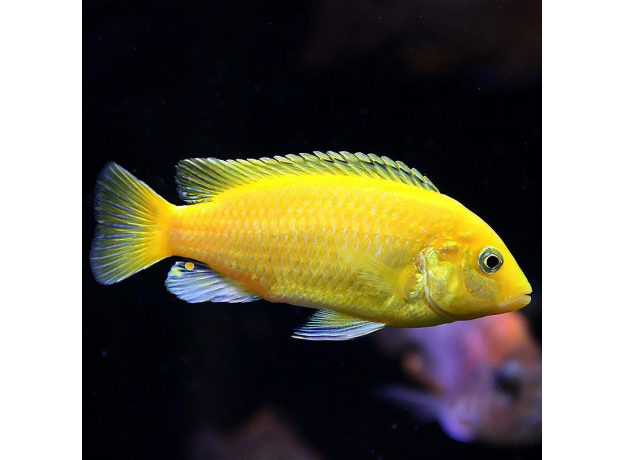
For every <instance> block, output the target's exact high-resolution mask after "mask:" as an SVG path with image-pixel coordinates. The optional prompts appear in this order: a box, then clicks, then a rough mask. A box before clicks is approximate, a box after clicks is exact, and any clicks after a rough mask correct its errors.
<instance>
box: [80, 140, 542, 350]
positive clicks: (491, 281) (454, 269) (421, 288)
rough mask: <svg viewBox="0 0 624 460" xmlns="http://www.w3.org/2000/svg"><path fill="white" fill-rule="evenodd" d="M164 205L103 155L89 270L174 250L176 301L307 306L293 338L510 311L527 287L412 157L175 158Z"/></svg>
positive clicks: (487, 231) (123, 274)
mask: <svg viewBox="0 0 624 460" xmlns="http://www.w3.org/2000/svg"><path fill="white" fill-rule="evenodd" d="M176 180H177V183H178V189H179V194H180V196H181V197H182V199H183V200H184V201H186V203H188V204H187V205H186V206H175V205H173V204H170V203H168V202H167V201H165V200H164V199H163V198H161V197H160V196H158V195H157V194H156V193H155V192H154V191H153V190H152V189H151V188H149V187H148V186H147V185H146V184H145V183H143V182H141V181H139V180H138V179H136V178H135V177H134V176H133V175H132V174H130V173H129V172H128V171H126V170H125V169H123V168H122V167H120V166H118V165H116V164H114V163H110V164H108V165H107V166H106V167H105V168H104V170H103V171H102V173H101V175H100V177H99V179H98V182H97V186H96V193H95V195H96V198H95V211H96V219H97V221H98V223H99V224H98V226H97V230H96V237H95V239H94V241H93V246H92V249H91V266H92V269H93V272H94V274H95V277H96V279H97V280H98V281H99V282H100V283H102V284H112V283H116V282H118V281H121V280H123V279H125V278H127V277H129V276H130V275H132V274H134V273H136V272H138V271H139V270H143V269H145V268H147V267H149V266H150V265H152V264H154V263H156V262H158V261H159V260H161V259H164V258H166V257H170V256H178V257H180V258H183V259H186V261H179V262H176V263H175V264H174V265H173V267H172V268H171V271H170V272H169V275H168V277H167V281H166V286H167V289H169V291H171V292H172V293H173V294H175V295H176V296H178V297H179V298H180V299H183V300H185V301H187V302H193V303H195V302H206V301H212V302H251V301H254V300H258V299H259V298H262V299H265V300H268V301H270V302H282V303H289V304H292V305H300V306H303V307H310V308H315V309H318V310H319V311H318V312H316V313H315V314H314V315H313V316H312V317H311V319H310V320H309V322H308V323H306V324H305V325H304V326H302V327H301V328H300V329H298V330H297V331H296V332H295V334H294V335H293V337H296V338H301V339H308V340H347V339H351V338H355V337H359V336H362V335H365V334H369V333H371V332H374V331H376V330H378V329H381V328H382V327H384V326H394V327H423V326H434V325H438V324H443V323H449V322H452V321H456V320H468V319H473V318H479V317H482V316H486V315H495V314H499V313H505V312H509V311H514V310H518V309H520V308H522V307H524V306H525V305H527V304H528V303H529V302H530V300H531V299H530V297H529V294H530V293H531V286H530V285H529V282H528V281H527V279H526V277H525V276H524V274H523V273H522V270H521V269H520V267H519V266H518V264H517V263H516V261H515V260H514V258H513V256H512V255H511V253H510V252H509V250H508V249H507V247H506V246H505V244H504V243H503V241H502V240H501V239H500V238H499V237H498V235H497V234H496V233H495V232H494V231H493V230H492V229H491V228H490V227H489V226H488V225H487V224H486V223H485V222H483V221H482V220H481V219H480V218H479V217H477V216H476V215H475V214H473V213H472V212H470V211H469V210H468V209H466V208H465V207H464V206H462V205H461V204H460V203H458V202H457V201H455V200H453V199H451V198H449V197H447V196H445V195H442V194H441V193H439V192H438V189H437V188H436V187H435V186H434V185H433V184H432V183H431V181H430V180H429V179H428V178H426V177H424V176H423V175H421V174H420V173H419V172H418V171H417V170H415V169H410V168H408V167H407V166H406V165H405V164H404V163H402V162H395V161H392V160H391V159H389V158H387V157H378V156H377V155H373V154H368V155H365V154H363V153H355V154H351V153H348V152H340V153H336V152H327V153H323V152H314V154H300V155H286V156H285V157H282V156H277V157H275V158H261V159H259V160H236V161H234V160H228V161H223V160H219V159H216V158H207V159H190V160H184V161H182V162H180V163H179V164H178V166H177V177H176Z"/></svg>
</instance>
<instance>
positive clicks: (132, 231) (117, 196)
mask: <svg viewBox="0 0 624 460" xmlns="http://www.w3.org/2000/svg"><path fill="white" fill-rule="evenodd" d="M173 207H174V206H173V205H172V204H170V203H168V202H167V201H166V200H165V199H163V198H161V197H160V196H158V195H157V194H156V192H154V191H153V190H152V189H151V188H149V187H148V186H147V185H146V184H145V183H144V182H141V181H140V180H138V179H137V178H136V177H134V176H133V175H132V174H130V173H129V172H128V171H126V170H125V169H124V168H122V167H121V166H119V165H117V164H115V163H109V164H107V165H106V166H105V167H104V169H103V170H102V172H101V173H100V176H99V178H98V181H97V185H96V187H95V219H96V220H97V222H98V225H97V227H96V231H95V239H94V240H93V246H92V247H91V269H92V270H93V274H94V275H95V278H96V279H97V281H98V282H100V283H102V284H113V283H117V282H119V281H121V280H123V279H126V278H128V277H129V276H130V275H133V274H135V273H136V272H138V271H140V270H143V269H145V268H147V267H149V266H150V265H152V264H154V263H156V262H158V261H159V260H161V259H164V258H165V257H168V256H169V255H170V253H169V247H168V244H167V238H166V231H167V228H168V225H169V218H170V214H171V210H172V208H173Z"/></svg>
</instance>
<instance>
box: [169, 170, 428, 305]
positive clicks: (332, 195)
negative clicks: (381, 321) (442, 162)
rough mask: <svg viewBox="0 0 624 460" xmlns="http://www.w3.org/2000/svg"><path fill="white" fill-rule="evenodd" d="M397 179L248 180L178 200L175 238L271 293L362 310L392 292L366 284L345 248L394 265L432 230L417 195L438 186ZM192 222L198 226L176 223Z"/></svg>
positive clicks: (188, 250)
mask: <svg viewBox="0 0 624 460" xmlns="http://www.w3.org/2000/svg"><path fill="white" fill-rule="evenodd" d="M393 185H394V187H393V190H388V184H387V182H386V181H383V180H371V179H366V180H362V179H360V178H344V177H332V178H327V177H309V178H305V179H304V180H302V179H299V178H295V179H292V178H291V179H290V180H283V179H281V180H280V181H279V184H275V180H271V179H268V180H266V181H261V182H258V183H253V184H249V185H245V186H242V187H238V188H236V189H232V190H231V191H225V192H222V193H221V194H220V195H218V197H216V199H215V200H214V201H211V202H208V203H204V204H198V205H194V206H187V207H182V208H179V209H178V213H177V216H176V220H175V223H174V224H173V226H174V227H175V228H176V230H175V231H173V232H172V235H171V237H170V244H171V247H172V251H173V253H174V254H176V255H179V256H182V257H188V258H195V259H196V260H199V261H201V262H204V263H205V264H206V265H208V266H210V267H213V268H214V269H215V270H217V271H218V272H219V273H222V274H224V275H225V276H227V277H228V278H230V279H233V280H235V281H238V282H240V283H241V284H242V285H243V286H244V287H246V288H247V289H249V290H250V291H251V292H254V293H257V294H258V295H260V296H261V297H264V298H266V299H267V300H272V301H280V302H288V303H292V304H296V305H302V306H314V307H327V306H332V307H333V308H335V309H340V311H344V312H350V313H354V310H355V309H354V305H357V310H358V313H359V314H360V315H361V314H362V313H363V312H362V307H363V306H366V307H368V308H369V309H371V310H373V311H374V310H376V309H378V308H380V307H382V306H383V305H384V304H385V302H386V301H387V300H388V296H387V294H386V293H380V292H378V290H376V289H375V288H374V287H371V286H367V285H366V284H365V283H364V281H363V280H362V279H360V278H359V277H358V274H357V270H356V267H353V266H352V265H351V264H350V263H349V260H347V259H345V258H344V257H342V256H341V255H340V250H341V249H353V250H355V251H358V250H365V251H367V252H369V253H371V254H373V255H377V256H378V257H381V258H382V259H384V260H385V261H386V262H387V263H389V264H390V265H394V266H397V267H398V266H399V265H400V264H401V263H404V262H405V261H406V260H408V259H409V258H410V257H412V256H413V254H415V253H416V252H418V251H419V249H420V247H419V245H418V241H419V240H422V238H423V237H426V235H416V234H414V232H413V229H414V228H415V227H416V226H417V222H418V220H419V219H418V206H417V204H418V202H417V200H418V199H419V196H420V195H421V194H423V193H425V194H431V193H432V192H428V191H424V190H421V189H418V188H415V187H411V186H408V185H404V184H399V183H397V184H394V183H393ZM276 189H277V190H279V191H277V192H276ZM421 207H422V206H421ZM234 208H237V209H234ZM186 228H192V229H200V228H201V229H202V230H200V231H196V230H192V231H189V230H179V229H186ZM258 229H262V230H258ZM304 241H305V244H304ZM410 243H412V244H410ZM249 280H251V281H252V283H249Z"/></svg>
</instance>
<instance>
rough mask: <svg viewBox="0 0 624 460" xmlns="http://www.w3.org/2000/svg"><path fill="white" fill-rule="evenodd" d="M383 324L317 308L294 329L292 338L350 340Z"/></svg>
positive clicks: (373, 330)
mask: <svg viewBox="0 0 624 460" xmlns="http://www.w3.org/2000/svg"><path fill="white" fill-rule="evenodd" d="M384 326H385V324H382V323H375V322H372V321H365V320H362V319H359V318H353V317H351V316H347V315H343V314H341V313H336V312H334V311H331V310H319V311H317V312H316V313H314V314H313V315H312V316H311V317H310V319H309V320H308V322H307V323H305V324H304V325H303V326H301V327H300V328H299V329H297V330H296V331H295V333H294V334H293V338H295V339H302V340H334V341H338V340H351V339H355V338H356V337H362V336H363V335H367V334H370V333H371V332H375V331H378V330H379V329H381V328H383V327H384Z"/></svg>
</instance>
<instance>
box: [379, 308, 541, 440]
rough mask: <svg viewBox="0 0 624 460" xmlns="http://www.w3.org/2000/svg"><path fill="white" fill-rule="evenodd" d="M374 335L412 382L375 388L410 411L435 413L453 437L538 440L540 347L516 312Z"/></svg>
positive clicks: (424, 417) (421, 416)
mask: <svg viewBox="0 0 624 460" xmlns="http://www.w3.org/2000/svg"><path fill="white" fill-rule="evenodd" d="M375 339H376V340H377V344H378V345H379V346H380V348H381V349H382V350H384V351H385V352H386V353H388V354H390V355H391V356H394V357H399V358H400V361H401V365H402V367H403V370H404V372H405V374H406V376H407V377H408V378H409V379H410V380H412V383H413V384H415V385H390V386H387V387H385V388H384V389H383V391H382V394H383V395H384V396H385V397H387V398H388V399H389V400H390V401H394V402H395V403H397V404H398V405H399V406H401V407H407V408H408V409H410V411H411V412H412V413H413V415H415V416H416V418H418V419H421V420H428V419H436V420H437V421H438V422H439V423H440V425H441V427H442V428H443V429H444V431H445V432H446V433H447V434H448V435H449V436H450V437H452V438H454V439H455V440H458V441H464V442H470V441H477V440H479V441H484V442H489V443H492V444H527V443H531V442H534V441H538V440H539V439H541V429H542V397H541V390H542V387H541V376H542V366H541V354H540V350H539V347H538V346H537V344H536V343H535V341H534V339H533V338H532V337H531V334H530V331H529V327H528V322H527V320H526V319H525V318H524V316H523V315H522V314H520V313H517V312H514V313H508V314H504V315H498V316H489V317H485V318H480V319H476V320H474V321H470V322H461V323H453V324H447V325H442V326H438V327H433V328H427V329H411V330H387V331H383V332H382V333H380V334H378V335H377V336H376V337H375ZM417 388H421V389H420V390H419V389H417Z"/></svg>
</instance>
